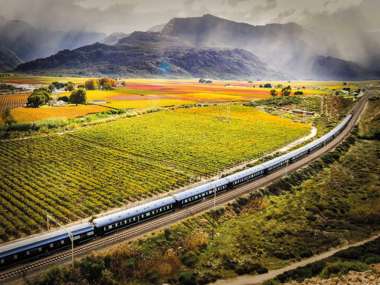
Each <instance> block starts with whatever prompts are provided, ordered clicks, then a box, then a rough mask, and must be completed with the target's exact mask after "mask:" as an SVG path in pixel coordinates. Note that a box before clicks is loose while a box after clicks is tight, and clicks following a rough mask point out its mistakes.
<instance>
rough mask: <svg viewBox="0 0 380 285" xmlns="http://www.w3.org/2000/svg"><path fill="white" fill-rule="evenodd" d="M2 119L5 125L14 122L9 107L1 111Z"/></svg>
mask: <svg viewBox="0 0 380 285" xmlns="http://www.w3.org/2000/svg"><path fill="white" fill-rule="evenodd" d="M2 119H3V122H4V124H5V125H6V126H10V125H12V124H14V123H16V121H15V119H14V118H13V116H12V113H11V109H10V108H9V107H7V108H6V109H5V111H4V112H3V114H2Z"/></svg>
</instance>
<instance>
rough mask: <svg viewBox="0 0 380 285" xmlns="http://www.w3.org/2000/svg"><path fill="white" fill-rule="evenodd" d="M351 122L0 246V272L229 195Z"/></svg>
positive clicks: (325, 140) (323, 142) (300, 155)
mask: <svg viewBox="0 0 380 285" xmlns="http://www.w3.org/2000/svg"><path fill="white" fill-rule="evenodd" d="M351 119H352V114H349V115H347V116H346V117H345V118H344V119H343V120H342V121H341V122H340V123H339V124H338V125H337V126H336V127H335V128H334V129H333V130H331V131H330V132H328V133H327V134H325V135H323V136H322V137H320V138H318V139H317V140H314V141H312V142H310V143H308V144H306V145H304V146H302V147H300V148H298V149H296V150H293V151H291V152H289V153H286V154H284V155H281V156H279V157H277V158H274V159H271V160H269V161H266V162H264V163H262V164H259V165H256V166H253V167H251V168H248V169H245V170H242V171H239V172H236V173H234V174H231V175H228V176H226V177H223V178H220V179H217V180H215V181H211V182H208V183H205V184H202V185H200V186H197V187H194V188H191V189H188V190H184V191H182V192H179V193H176V194H173V195H170V196H168V197H164V198H160V199H157V200H154V201H151V202H147V203H144V204H141V205H139V206H135V207H132V208H129V209H126V210H122V211H118V212H115V213H111V214H108V215H104V216H101V217H98V218H95V219H93V220H92V221H91V222H90V221H88V222H84V223H80V224H77V225H73V226H69V227H67V228H65V229H59V230H55V231H51V232H48V233H45V234H40V235H35V236H32V237H29V238H25V239H22V240H18V241H15V242H11V243H7V244H5V245H3V246H0V268H6V267H9V266H12V265H14V264H17V263H21V262H26V261H30V260H33V259H38V258H41V257H43V256H47V255H49V254H52V253H55V252H58V251H60V250H63V249H66V248H69V247H70V246H71V244H72V241H73V243H74V244H75V245H79V244H82V243H85V242H89V241H91V240H93V239H96V238H99V237H101V236H104V235H107V234H111V233H112V232H114V231H117V230H119V229H121V228H127V227H133V226H135V225H137V224H141V223H144V222H146V221H147V220H151V219H154V218H157V217H159V216H162V215H166V214H168V213H170V212H173V211H176V210H178V209H181V208H185V207H189V206H190V205H192V204H195V203H198V202H200V201H202V200H204V199H207V198H210V197H213V196H214V195H218V194H220V193H221V192H225V191H232V190H233V189H234V188H236V187H238V186H240V185H242V184H245V183H248V182H251V181H254V180H256V179H259V178H260V177H263V176H266V175H269V174H270V173H272V172H275V171H276V170H278V169H280V168H283V167H286V166H287V165H289V164H292V163H294V162H295V161H297V160H300V159H302V158H303V157H306V156H308V155H310V154H311V153H313V152H315V151H316V150H318V149H320V148H322V147H323V146H324V145H326V144H328V143H329V142H331V141H332V140H333V139H334V138H335V137H336V136H337V135H339V134H340V133H341V132H342V131H343V130H344V129H345V127H346V126H347V125H348V124H349V122H350V120H351Z"/></svg>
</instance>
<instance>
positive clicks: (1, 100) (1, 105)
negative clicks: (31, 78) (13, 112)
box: [0, 93, 29, 122]
mask: <svg viewBox="0 0 380 285" xmlns="http://www.w3.org/2000/svg"><path fill="white" fill-rule="evenodd" d="M28 96H29V93H18V94H4V95H0V114H3V112H4V111H5V110H6V109H8V108H9V109H13V108H17V107H21V106H24V105H25V104H26V100H27V98H28ZM1 120H2V118H1V116H0V122H1Z"/></svg>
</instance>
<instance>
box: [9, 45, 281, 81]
mask: <svg viewBox="0 0 380 285" xmlns="http://www.w3.org/2000/svg"><path fill="white" fill-rule="evenodd" d="M135 40H137V39H134V40H131V41H130V42H128V43H126V42H125V41H123V42H122V43H121V44H118V45H114V46H110V45H104V44H99V43H97V44H94V45H89V46H85V47H82V48H79V49H75V50H73V51H69V50H64V51H61V52H59V53H57V54H56V55H54V56H51V57H48V58H45V59H38V60H35V61H32V62H29V63H25V64H21V65H20V66H19V67H18V68H17V70H18V71H21V72H36V73H45V72H46V73H64V74H86V75H124V76H170V77H211V78H221V79H232V78H279V79H280V78H281V74H279V73H278V72H275V71H273V70H271V69H270V68H269V67H268V66H267V65H266V64H265V63H263V62H262V61H260V60H259V59H258V58H257V57H256V56H255V55H253V54H252V53H250V52H248V51H245V50H241V49H215V48H212V49H211V48H192V47H184V46H179V47H178V46H175V45H174V43H173V44H172V45H170V44H167V45H165V46H164V47H163V46H162V45H159V44H158V45H154V44H151V45H140V44H138V41H137V42H136V41H135ZM158 43H160V41H159V42H158Z"/></svg>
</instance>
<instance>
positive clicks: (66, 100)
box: [58, 96, 69, 102]
mask: <svg viewBox="0 0 380 285" xmlns="http://www.w3.org/2000/svg"><path fill="white" fill-rule="evenodd" d="M58 100H59V101H63V102H69V97H68V96H61V97H58Z"/></svg>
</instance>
